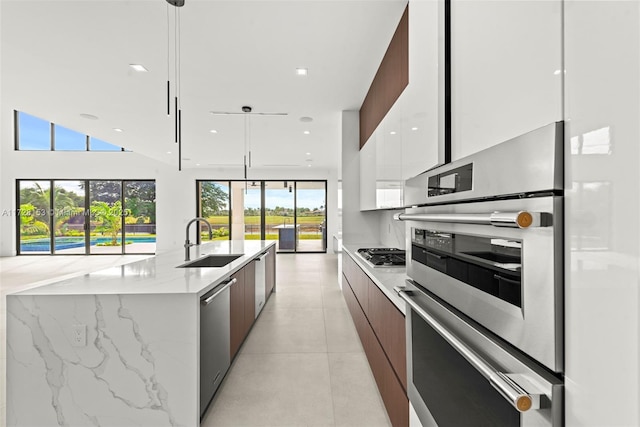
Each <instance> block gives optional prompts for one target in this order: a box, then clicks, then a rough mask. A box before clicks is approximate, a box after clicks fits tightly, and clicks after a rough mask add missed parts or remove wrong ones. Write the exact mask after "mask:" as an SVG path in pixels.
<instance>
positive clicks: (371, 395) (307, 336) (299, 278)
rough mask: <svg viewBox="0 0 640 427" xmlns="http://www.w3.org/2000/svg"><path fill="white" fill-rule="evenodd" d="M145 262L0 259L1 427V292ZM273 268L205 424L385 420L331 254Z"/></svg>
mask: <svg viewBox="0 0 640 427" xmlns="http://www.w3.org/2000/svg"><path fill="white" fill-rule="evenodd" d="M141 258H144V257H141V256H137V257H136V256H93V257H79V256H73V257H72V256H69V257H63V256H59V257H51V256H42V257H41V256H28V257H27V256H25V257H10V258H0V337H2V339H1V340H0V341H1V343H0V363H1V366H0V426H4V424H5V398H4V391H5V372H4V370H5V348H4V347H5V342H4V336H5V326H6V318H5V316H6V314H5V308H4V307H5V304H4V302H5V299H4V297H5V295H6V294H7V293H9V292H15V291H18V290H21V289H27V288H30V287H33V286H39V285H43V284H46V283H50V282H52V281H56V280H59V279H62V278H67V277H71V276H75V275H80V274H84V273H86V272H89V271H96V270H99V269H101V268H106V267H110V266H115V265H120V264H123V263H125V262H130V261H131V260H134V259H141ZM276 274H277V292H276V293H275V294H273V295H272V296H271V298H270V299H269V302H268V304H267V305H266V307H265V308H264V310H263V312H262V314H261V315H260V317H259V318H258V320H257V322H256V324H255V325H254V327H253V329H252V330H251V332H250V334H249V336H248V337H247V339H246V341H245V343H244V344H243V346H242V348H241V349H240V353H239V354H238V356H237V357H236V359H235V361H234V363H233V365H232V366H231V369H230V370H229V372H228V374H227V377H226V378H225V380H224V382H223V385H222V387H221V389H220V390H219V391H218V393H217V395H216V397H215V398H214V401H213V402H212V404H211V407H210V408H209V410H208V412H207V413H206V414H205V417H204V419H203V421H202V424H201V425H202V426H203V427H213V426H216V427H217V426H234V427H235V426H388V425H390V423H389V419H388V417H387V414H386V412H385V410H384V407H383V404H382V400H381V398H380V395H379V393H378V390H377V388H376V385H375V381H374V379H373V375H372V374H371V370H370V369H369V365H368V363H367V360H366V357H365V355H364V352H363V349H362V346H361V345H360V341H359V339H358V337H357V334H356V331H355V327H354V326H353V322H352V321H351V317H350V315H349V312H348V310H347V307H346V304H345V302H344V299H343V297H342V294H341V291H340V289H339V287H338V280H337V279H338V271H337V258H336V255H329V254H327V255H325V254H283V255H278V257H277V273H276Z"/></svg>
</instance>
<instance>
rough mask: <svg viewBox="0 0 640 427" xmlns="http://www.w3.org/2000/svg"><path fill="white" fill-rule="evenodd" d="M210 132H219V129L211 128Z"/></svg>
mask: <svg viewBox="0 0 640 427" xmlns="http://www.w3.org/2000/svg"><path fill="white" fill-rule="evenodd" d="M209 132H211V133H218V131H217V130H215V129H211V130H210V131H209Z"/></svg>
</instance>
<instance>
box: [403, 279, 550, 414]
mask: <svg viewBox="0 0 640 427" xmlns="http://www.w3.org/2000/svg"><path fill="white" fill-rule="evenodd" d="M394 290H395V291H396V292H397V293H398V295H400V297H401V298H402V299H403V300H405V301H406V302H407V304H409V306H410V307H411V309H412V310H414V311H415V312H416V313H418V315H419V316H420V317H421V318H422V319H423V320H424V321H425V322H427V323H428V324H429V326H431V327H432V328H433V329H435V331H436V332H438V334H440V336H441V337H442V338H444V340H445V341H447V342H448V343H449V344H450V345H451V346H452V347H453V348H455V349H456V350H457V351H458V353H460V354H461V355H462V357H464V358H465V359H467V361H468V362H469V363H470V364H471V365H472V366H473V367H474V368H475V369H476V370H478V372H480V373H481V374H482V376H484V377H485V378H486V379H487V380H489V383H490V384H491V385H492V386H493V387H494V388H495V389H496V390H498V392H500V394H501V395H502V396H503V397H504V398H505V399H506V400H507V401H508V402H509V403H510V404H511V405H512V406H513V407H514V408H516V409H517V410H518V411H519V412H526V411H528V410H529V409H540V397H541V396H542V394H534V393H529V392H527V391H526V390H525V389H524V388H522V387H521V386H520V385H518V383H516V381H515V380H514V379H513V378H511V377H510V375H509V374H505V373H503V372H499V371H497V370H496V369H494V368H493V367H492V366H491V365H489V364H488V363H487V362H485V361H484V359H482V358H481V357H480V356H478V355H477V354H476V353H475V352H474V351H473V350H471V349H470V348H469V347H467V346H466V345H465V344H464V343H463V342H461V341H460V340H459V339H458V338H457V337H456V336H455V335H453V334H452V333H451V332H449V331H448V330H447V329H446V328H445V327H444V326H443V325H442V324H440V323H439V322H438V321H437V320H435V319H434V318H433V317H432V316H431V315H429V314H428V313H427V312H426V311H425V310H424V309H423V308H422V307H420V306H419V305H418V304H417V303H416V302H415V301H413V299H412V298H411V296H410V295H409V293H407V292H406V291H404V290H402V288H400V287H395V288H394Z"/></svg>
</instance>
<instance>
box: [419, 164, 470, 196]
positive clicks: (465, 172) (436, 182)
mask: <svg viewBox="0 0 640 427" xmlns="http://www.w3.org/2000/svg"><path fill="white" fill-rule="evenodd" d="M472 188H473V163H469V164H466V165H464V166H460V167H458V168H455V169H452V170H449V171H446V172H442V173H440V174H437V175H431V176H430V177H429V181H428V187H427V198H429V197H434V196H442V195H444V194H452V193H460V192H462V191H469V190H471V189H472Z"/></svg>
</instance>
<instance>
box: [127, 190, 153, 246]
mask: <svg viewBox="0 0 640 427" xmlns="http://www.w3.org/2000/svg"><path fill="white" fill-rule="evenodd" d="M155 201H156V183H155V181H125V182H124V241H125V246H124V252H125V253H127V254H152V253H155V252H156V202H155Z"/></svg>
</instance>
